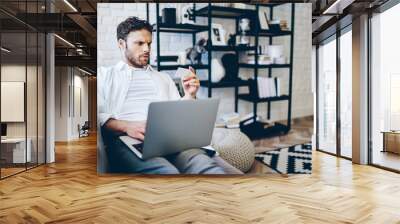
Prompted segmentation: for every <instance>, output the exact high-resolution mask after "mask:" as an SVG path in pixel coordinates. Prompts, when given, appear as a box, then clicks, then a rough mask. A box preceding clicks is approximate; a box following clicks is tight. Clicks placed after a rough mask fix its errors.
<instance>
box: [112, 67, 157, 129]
mask: <svg viewBox="0 0 400 224" xmlns="http://www.w3.org/2000/svg"><path fill="white" fill-rule="evenodd" d="M155 101H161V99H160V97H159V96H158V93H157V89H156V85H155V84H154V80H153V79H152V78H151V71H149V70H144V69H132V73H131V75H130V85H129V88H128V92H127V94H126V97H125V100H124V103H123V104H122V107H121V111H120V113H119V114H118V115H117V119H118V120H126V121H143V120H146V119H147V111H148V108H149V104H150V103H151V102H155Z"/></svg>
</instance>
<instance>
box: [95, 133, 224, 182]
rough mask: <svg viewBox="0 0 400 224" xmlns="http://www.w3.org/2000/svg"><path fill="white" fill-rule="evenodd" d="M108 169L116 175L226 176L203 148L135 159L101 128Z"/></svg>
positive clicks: (111, 134)
mask: <svg viewBox="0 0 400 224" xmlns="http://www.w3.org/2000/svg"><path fill="white" fill-rule="evenodd" d="M102 130H103V131H102V133H103V138H104V139H105V143H106V145H107V147H106V151H107V154H108V158H109V162H110V166H111V169H112V171H113V172H117V173H140V174H180V173H181V174H225V172H224V170H223V169H222V168H221V167H219V166H218V164H217V163H216V162H215V161H214V160H213V159H212V158H210V157H209V156H208V155H207V154H206V153H205V152H204V150H202V149H189V150H186V151H183V152H180V153H176V154H172V155H168V156H165V157H155V158H151V159H147V160H142V159H140V158H138V157H137V156H136V155H135V154H134V153H133V152H132V151H131V150H130V149H129V148H128V147H127V146H126V145H125V144H124V143H123V142H122V141H121V140H120V139H119V138H118V137H117V136H118V135H117V134H116V133H112V132H110V131H107V130H105V129H104V128H103V129H102Z"/></svg>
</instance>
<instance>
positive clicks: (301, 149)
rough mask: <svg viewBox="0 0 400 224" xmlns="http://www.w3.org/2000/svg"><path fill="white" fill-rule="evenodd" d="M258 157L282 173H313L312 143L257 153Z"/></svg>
mask: <svg viewBox="0 0 400 224" xmlns="http://www.w3.org/2000/svg"><path fill="white" fill-rule="evenodd" d="M256 159H257V160H258V161H260V162H262V163H263V164H265V165H266V166H268V167H270V168H272V169H274V170H276V171H277V172H279V173H282V174H311V171H312V147H311V143H307V144H301V145H295V146H291V147H289V148H281V149H276V150H272V151H267V152H263V153H257V154H256Z"/></svg>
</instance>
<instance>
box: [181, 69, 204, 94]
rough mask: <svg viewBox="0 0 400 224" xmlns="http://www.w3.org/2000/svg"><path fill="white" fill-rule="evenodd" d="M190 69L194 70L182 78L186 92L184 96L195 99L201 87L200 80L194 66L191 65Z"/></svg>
mask: <svg viewBox="0 0 400 224" xmlns="http://www.w3.org/2000/svg"><path fill="white" fill-rule="evenodd" d="M189 70H190V71H191V72H192V73H191V74H190V75H188V76H185V77H183V78H182V86H183V90H184V92H185V96H184V98H191V99H195V98H196V94H197V91H198V90H199V87H200V81H199V79H198V78H197V76H196V72H195V71H194V69H193V68H192V67H189Z"/></svg>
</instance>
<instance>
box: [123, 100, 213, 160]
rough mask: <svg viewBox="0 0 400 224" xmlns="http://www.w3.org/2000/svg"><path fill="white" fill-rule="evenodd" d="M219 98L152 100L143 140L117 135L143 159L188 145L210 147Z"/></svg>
mask: <svg viewBox="0 0 400 224" xmlns="http://www.w3.org/2000/svg"><path fill="white" fill-rule="evenodd" d="M218 105H219V99H201V100H178V101H164V102H153V103H150V105H149V110H148V116H147V122H146V133H145V140H144V142H141V141H140V140H137V139H135V138H132V137H130V136H127V135H124V136H120V137H119V138H120V139H121V141H122V142H124V143H125V144H126V145H127V146H128V147H129V149H131V150H132V152H134V153H135V154H136V155H137V156H138V157H139V158H141V159H143V160H146V159H149V158H153V157H158V156H166V155H170V154H174V153H178V152H182V151H184V150H187V149H191V148H204V149H207V153H208V154H209V155H213V154H215V150H213V149H212V148H211V147H210V144H211V138H212V133H213V131H214V126H215V120H216V117H217V112H218Z"/></svg>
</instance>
